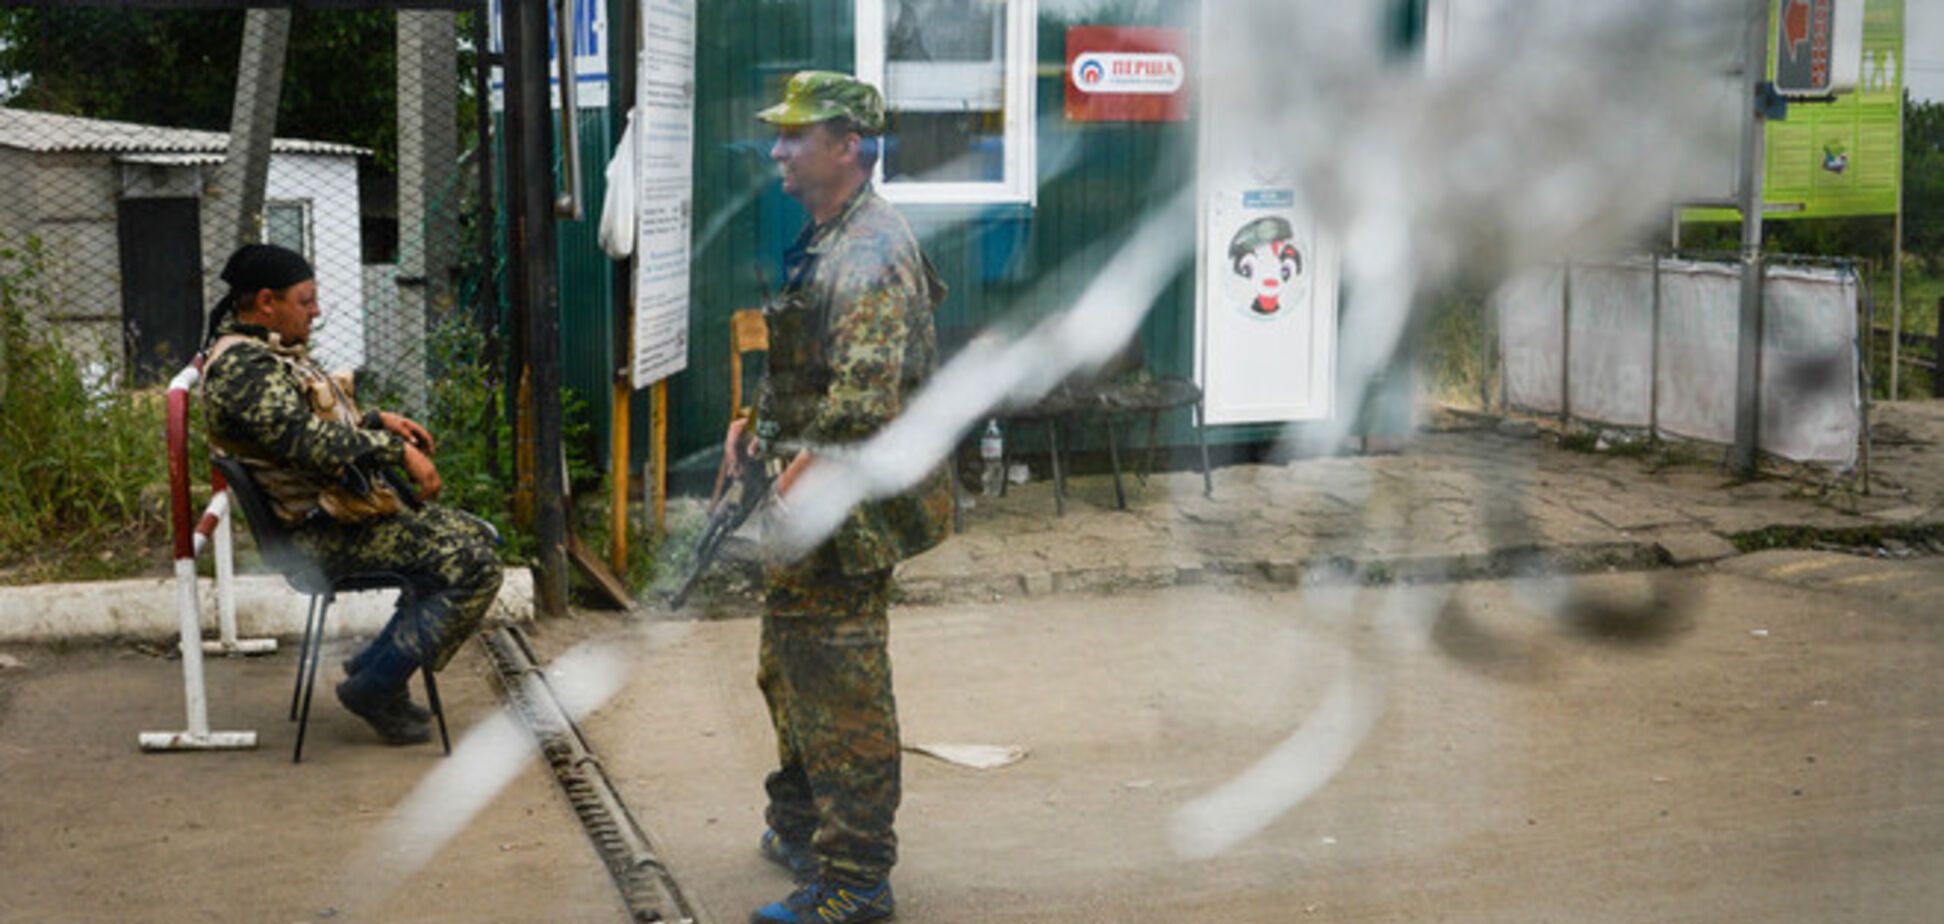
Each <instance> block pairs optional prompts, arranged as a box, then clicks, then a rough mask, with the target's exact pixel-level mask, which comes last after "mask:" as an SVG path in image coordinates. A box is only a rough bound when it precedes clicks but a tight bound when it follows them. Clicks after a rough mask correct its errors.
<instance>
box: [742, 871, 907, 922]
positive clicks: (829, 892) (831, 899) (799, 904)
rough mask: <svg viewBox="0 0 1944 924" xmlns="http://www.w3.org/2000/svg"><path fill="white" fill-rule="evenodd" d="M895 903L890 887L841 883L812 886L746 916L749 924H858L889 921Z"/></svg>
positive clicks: (816, 883) (820, 883) (821, 883)
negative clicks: (859, 923)
mask: <svg viewBox="0 0 1944 924" xmlns="http://www.w3.org/2000/svg"><path fill="white" fill-rule="evenodd" d="M896 906H897V903H896V902H895V901H893V900H892V898H891V883H890V882H889V881H885V882H880V883H878V884H877V885H874V886H870V887H869V888H865V887H861V886H854V885H845V884H844V883H841V882H813V883H810V884H809V885H806V886H802V887H800V888H798V889H797V890H796V891H795V892H791V893H790V896H789V897H788V898H785V899H783V900H782V901H780V902H771V903H769V904H767V905H764V906H763V907H761V908H758V909H756V911H755V912H754V913H752V914H750V916H749V924H857V922H861V921H882V920H885V919H887V918H889V917H891V912H892V911H893V910H895V909H896Z"/></svg>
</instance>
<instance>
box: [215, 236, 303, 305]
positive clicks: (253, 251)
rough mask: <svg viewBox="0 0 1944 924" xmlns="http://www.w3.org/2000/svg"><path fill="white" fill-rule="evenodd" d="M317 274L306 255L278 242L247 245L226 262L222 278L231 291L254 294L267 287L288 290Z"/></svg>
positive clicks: (231, 255)
mask: <svg viewBox="0 0 1944 924" xmlns="http://www.w3.org/2000/svg"><path fill="white" fill-rule="evenodd" d="M316 276H317V273H316V272H314V271H313V270H312V269H311V265H310V261H309V260H306V259H304V255H303V254H300V253H298V252H297V251H294V250H291V249H289V248H287V247H278V246H277V245H275V244H244V245H243V246H241V247H238V248H236V252H235V253H233V254H230V258H229V262H228V263H225V264H223V273H222V280H223V281H224V282H227V283H229V286H230V291H232V292H235V293H237V294H240V295H250V294H254V293H256V292H259V291H262V290H264V289H287V288H290V287H291V286H294V285H296V284H298V283H300V282H303V281H304V280H306V279H312V278H315V277H316Z"/></svg>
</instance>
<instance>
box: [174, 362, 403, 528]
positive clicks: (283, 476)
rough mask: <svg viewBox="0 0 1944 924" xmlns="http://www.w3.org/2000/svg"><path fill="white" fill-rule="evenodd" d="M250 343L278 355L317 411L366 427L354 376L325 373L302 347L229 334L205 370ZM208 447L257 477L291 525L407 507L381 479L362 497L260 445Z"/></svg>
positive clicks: (218, 441)
mask: <svg viewBox="0 0 1944 924" xmlns="http://www.w3.org/2000/svg"><path fill="white" fill-rule="evenodd" d="M249 342H254V343H256V344H258V345H260V346H262V347H263V348H264V349H266V350H269V351H270V355H271V356H274V357H276V359H277V364H278V365H279V366H281V367H282V368H283V370H284V372H285V374H287V375H289V376H290V377H291V379H292V380H293V381H294V382H296V383H297V388H298V390H299V391H301V392H303V395H304V401H305V403H306V404H308V405H310V409H311V412H312V413H314V414H316V415H317V416H318V417H319V418H321V419H323V420H328V421H332V422H334V423H340V424H344V425H346V426H350V427H358V426H362V423H361V420H362V418H361V417H360V415H359V413H358V405H357V402H356V401H353V400H352V398H351V393H352V391H353V386H352V382H351V375H350V373H337V374H332V373H329V372H326V371H324V369H323V368H322V367H320V366H318V365H317V364H316V363H314V362H312V361H311V360H310V358H309V357H307V356H305V355H304V352H303V350H302V349H301V348H298V347H287V346H284V345H282V344H279V343H271V342H266V341H264V340H261V339H259V338H256V337H249V336H244V335H242V334H227V335H224V336H222V337H219V338H217V340H216V343H215V344H214V345H212V346H211V347H210V348H209V354H208V358H207V359H206V360H205V361H204V363H203V368H205V369H207V368H209V366H211V365H213V364H214V363H215V362H216V357H218V356H221V355H223V354H224V353H225V352H228V351H229V349H230V348H231V347H234V346H236V345H238V344H240V343H249ZM209 445H210V447H211V448H212V449H214V450H215V451H217V452H219V453H221V454H222V455H225V456H228V457H230V458H234V459H236V460H237V461H239V462H242V463H243V464H244V465H245V466H248V467H249V469H250V474H252V475H254V476H255V477H256V482H257V485H258V486H259V487H261V488H262V489H263V493H264V494H265V495H266V497H267V499H268V500H269V502H270V507H271V509H272V510H274V511H275V512H276V514H277V518H278V519H280V520H282V521H284V523H285V524H286V525H290V526H296V525H298V524H300V523H303V522H305V521H306V520H309V519H311V518H313V517H315V516H317V515H318V511H320V510H321V511H323V513H324V514H325V515H327V516H329V517H330V518H331V519H332V520H335V521H337V522H339V523H358V522H362V521H364V520H369V519H373V518H376V517H383V516H390V515H392V514H394V513H397V512H398V511H399V510H400V509H401V508H402V507H403V504H402V503H401V502H400V500H399V497H398V494H397V492H395V491H393V490H392V489H391V486H390V485H388V484H386V483H385V482H384V481H383V480H382V479H376V478H370V479H365V480H366V481H368V482H369V490H368V491H367V492H366V493H363V494H359V493H357V492H354V491H352V490H350V489H348V488H346V487H345V486H344V485H343V484H340V483H339V482H338V481H337V480H333V479H325V478H320V477H318V476H316V475H312V474H309V473H307V472H301V471H298V470H296V469H293V468H289V467H286V466H285V465H284V464H283V463H282V462H280V461H278V460H276V459H271V458H268V457H266V456H264V455H261V454H260V453H258V452H257V451H256V447H253V446H249V445H245V444H243V443H239V442H236V441H233V440H229V439H225V438H223V437H221V436H219V435H217V434H216V433H214V432H211V433H210V434H209Z"/></svg>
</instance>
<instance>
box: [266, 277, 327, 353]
mask: <svg viewBox="0 0 1944 924" xmlns="http://www.w3.org/2000/svg"><path fill="white" fill-rule="evenodd" d="M255 304H256V309H257V310H256V311H255V312H254V315H255V316H254V317H253V318H251V320H254V321H255V322H256V323H258V324H262V325H263V326H264V327H267V328H270V329H271V330H272V331H275V332H276V334H277V336H278V337H279V338H280V339H281V340H282V341H283V342H284V343H286V344H289V345H291V346H296V345H297V344H300V343H304V342H305V341H308V340H309V339H310V331H311V322H312V321H315V320H317V315H318V308H317V280H315V279H306V280H304V281H303V282H300V283H297V284H296V285H294V286H291V287H289V288H287V289H284V290H283V291H281V292H279V291H277V290H275V289H265V290H263V291H262V292H259V293H257V300H256V303H255Z"/></svg>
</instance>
